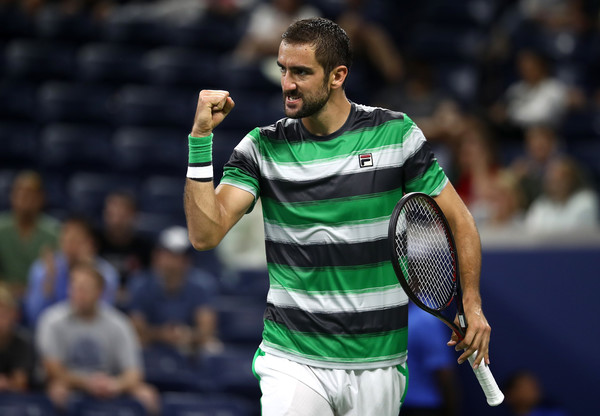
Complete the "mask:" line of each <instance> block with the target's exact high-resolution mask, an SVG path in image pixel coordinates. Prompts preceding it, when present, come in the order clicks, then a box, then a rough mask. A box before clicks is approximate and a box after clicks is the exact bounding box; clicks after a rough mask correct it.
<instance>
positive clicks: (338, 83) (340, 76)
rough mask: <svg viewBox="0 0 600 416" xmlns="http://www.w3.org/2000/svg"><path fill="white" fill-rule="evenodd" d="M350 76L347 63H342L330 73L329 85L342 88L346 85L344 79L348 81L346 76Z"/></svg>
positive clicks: (333, 87)
mask: <svg viewBox="0 0 600 416" xmlns="http://www.w3.org/2000/svg"><path fill="white" fill-rule="evenodd" d="M347 76H348V67H347V66H345V65H340V66H337V67H335V68H333V70H332V71H331V73H330V74H329V85H330V86H331V88H332V89H337V88H341V87H342V85H344V81H346V77H347Z"/></svg>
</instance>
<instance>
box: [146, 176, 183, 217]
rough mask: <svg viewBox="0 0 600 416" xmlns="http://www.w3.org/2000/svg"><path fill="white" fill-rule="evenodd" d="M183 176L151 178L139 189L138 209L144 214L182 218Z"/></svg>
mask: <svg viewBox="0 0 600 416" xmlns="http://www.w3.org/2000/svg"><path fill="white" fill-rule="evenodd" d="M184 185H185V176H183V175H182V176H181V177H170V176H151V177H149V178H148V179H146V180H144V181H143V183H142V185H141V188H140V196H139V201H140V209H141V210H142V211H145V212H152V213H158V214H168V215H171V216H173V217H174V218H184V213H183V187H184Z"/></svg>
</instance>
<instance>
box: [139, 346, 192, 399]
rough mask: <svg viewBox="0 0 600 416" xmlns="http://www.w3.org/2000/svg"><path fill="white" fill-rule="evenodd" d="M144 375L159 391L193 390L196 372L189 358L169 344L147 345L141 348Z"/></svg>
mask: <svg viewBox="0 0 600 416" xmlns="http://www.w3.org/2000/svg"><path fill="white" fill-rule="evenodd" d="M143 359H144V377H145V380H146V381H147V382H148V383H150V384H153V385H154V386H155V387H156V388H157V389H159V390H160V391H193V390H195V389H196V386H197V383H196V373H195V372H194V370H193V368H192V367H193V366H192V363H191V362H190V359H187V358H185V357H184V356H183V355H181V354H180V353H179V352H177V351H176V350H175V349H174V348H171V347H169V346H149V347H146V348H144V350H143Z"/></svg>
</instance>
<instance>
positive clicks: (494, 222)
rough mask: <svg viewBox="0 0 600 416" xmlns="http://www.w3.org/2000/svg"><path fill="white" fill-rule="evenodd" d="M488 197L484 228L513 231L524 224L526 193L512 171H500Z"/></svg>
mask: <svg viewBox="0 0 600 416" xmlns="http://www.w3.org/2000/svg"><path fill="white" fill-rule="evenodd" d="M488 199H489V200H488V206H489V215H488V217H487V218H486V221H485V222H484V223H483V224H482V229H483V230H495V231H499V230H505V231H508V232H511V233H512V232H513V231H515V230H516V229H518V228H519V227H522V226H523V218H524V215H525V193H524V191H523V188H522V187H521V184H520V182H519V180H518V178H517V176H516V175H515V174H514V173H513V172H512V171H510V170H508V169H503V170H500V171H499V172H498V174H497V175H496V176H495V179H494V181H493V182H492V183H491V187H490V189H489V192H488ZM511 236H512V234H511Z"/></svg>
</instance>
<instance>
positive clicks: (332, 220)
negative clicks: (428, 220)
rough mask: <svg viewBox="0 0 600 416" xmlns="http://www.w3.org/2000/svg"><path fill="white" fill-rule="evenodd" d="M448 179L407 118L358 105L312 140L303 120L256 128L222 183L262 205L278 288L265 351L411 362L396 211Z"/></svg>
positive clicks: (355, 365)
mask: <svg viewBox="0 0 600 416" xmlns="http://www.w3.org/2000/svg"><path fill="white" fill-rule="evenodd" d="M447 181H448V179H447V178H446V175H445V174H444V172H443V171H442V169H441V168H440V166H439V165H438V163H437V160H436V159H435V157H434V155H433V153H432V151H431V150H430V147H429V145H428V144H427V141H426V140H425V137H424V136H423V133H422V132H421V130H420V129H419V128H418V127H417V126H416V125H415V124H414V123H413V121H412V120H410V119H409V118H408V117H407V116H406V115H404V114H403V113H399V112H393V111H389V110H386V109H382V108H374V107H367V106H363V105H359V104H355V103H352V106H351V110H350V115H349V116H348V119H347V120H346V122H345V124H344V125H343V126H342V127H341V128H340V129H339V130H338V131H336V132H335V133H333V134H331V135H329V136H315V135H312V134H311V133H310V132H309V131H308V130H306V128H305V127H304V125H303V124H302V122H301V121H300V120H299V119H290V118H284V119H281V120H279V121H277V122H276V123H275V124H273V125H270V126H267V127H262V128H256V129H254V130H252V131H251V132H250V133H249V134H247V135H246V136H245V137H244V138H243V139H242V141H241V142H240V143H239V144H238V145H237V146H236V148H235V150H234V151H233V154H232V155H231V158H230V160H229V162H228V163H227V164H226V165H225V168H224V174H223V178H222V180H221V184H228V185H232V186H235V187H238V188H240V189H243V190H246V191H247V192H250V193H251V194H252V195H254V197H255V200H256V199H258V198H261V200H262V208H263V217H264V223H265V224H264V227H265V244H266V252H267V263H268V270H269V280H270V289H269V293H268V295H267V306H266V310H265V314H264V330H263V342H262V343H261V349H263V350H264V351H266V352H269V353H271V354H274V355H278V356H283V357H286V358H288V359H290V360H294V361H297V362H300V363H304V364H309V365H313V366H317V367H326V368H346V369H369V368H378V367H386V366H391V365H398V364H402V363H403V362H404V361H405V360H406V343H407V320H408V306H407V303H408V300H407V297H406V295H405V293H404V291H403V290H402V288H401V287H400V285H399V284H398V281H397V279H396V277H395V274H394V271H393V268H392V265H391V262H390V261H389V254H388V253H389V249H388V248H387V243H386V239H387V230H388V221H389V218H390V215H391V213H392V211H393V209H394V206H395V204H396V202H397V201H398V200H399V199H400V198H401V197H402V195H403V194H404V193H406V192H413V191H420V192H425V193H427V194H429V195H433V196H435V195H438V194H439V193H440V192H441V190H442V189H443V188H444V186H445V185H446V183H447Z"/></svg>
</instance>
